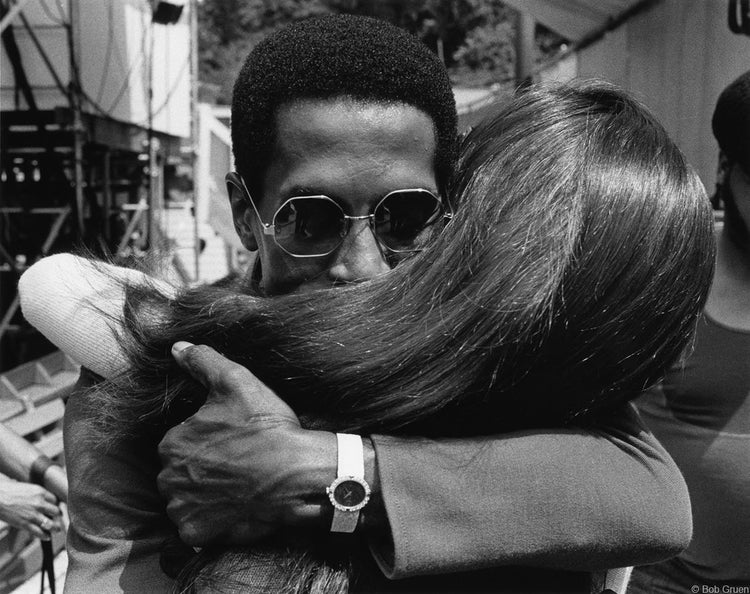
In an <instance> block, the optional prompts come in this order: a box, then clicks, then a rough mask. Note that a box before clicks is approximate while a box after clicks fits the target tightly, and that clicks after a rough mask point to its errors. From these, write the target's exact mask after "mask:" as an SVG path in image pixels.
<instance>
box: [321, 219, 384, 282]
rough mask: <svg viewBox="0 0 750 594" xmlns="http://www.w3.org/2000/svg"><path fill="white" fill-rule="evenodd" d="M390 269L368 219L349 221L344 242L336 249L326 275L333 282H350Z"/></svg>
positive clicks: (371, 276) (368, 277) (365, 278)
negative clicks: (349, 225)
mask: <svg viewBox="0 0 750 594" xmlns="http://www.w3.org/2000/svg"><path fill="white" fill-rule="evenodd" d="M390 269H391V267H390V266H389V265H388V262H387V261H386V259H385V256H384V254H383V250H382V248H381V247H380V245H379V244H378V240H377V239H376V237H375V235H374V234H373V232H372V229H371V227H370V223H369V221H367V220H358V221H352V222H351V228H350V229H349V233H348V234H347V236H346V237H345V238H344V243H342V244H341V247H339V248H338V250H336V253H335V255H334V259H333V262H332V263H331V266H330V268H329V269H328V277H329V279H330V280H331V281H333V282H348V283H351V282H357V281H363V280H367V279H370V278H373V277H374V276H377V275H379V274H383V273H384V272H388V271H389V270H390Z"/></svg>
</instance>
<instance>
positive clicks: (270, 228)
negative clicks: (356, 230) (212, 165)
mask: <svg viewBox="0 0 750 594" xmlns="http://www.w3.org/2000/svg"><path fill="white" fill-rule="evenodd" d="M224 181H225V182H226V184H227V191H228V192H229V194H230V195H231V191H232V190H231V188H230V187H229V186H230V185H232V186H234V187H235V188H237V189H238V190H240V191H241V192H242V193H243V194H244V197H245V198H246V199H247V201H248V202H250V205H251V206H252V207H253V210H254V211H255V216H257V217H258V222H259V223H260V224H261V226H262V227H263V234H264V235H270V236H271V237H273V240H274V242H275V243H276V245H277V246H279V248H280V249H281V250H283V251H284V252H285V253H287V254H289V255H290V256H292V257H294V258H322V257H324V256H328V255H330V254H332V253H333V252H335V251H336V250H337V249H338V248H339V247H341V244H342V243H343V242H344V239H345V238H346V236H347V235H348V234H349V230H350V229H351V223H349V224H348V226H347V229H346V233H345V234H344V236H343V237H342V238H341V241H340V242H339V243H338V244H336V246H335V247H333V248H331V249H330V250H329V251H327V252H325V253H322V254H293V253H292V252H290V251H289V250H288V249H286V248H285V247H284V246H283V245H281V244H280V243H279V242H278V241H277V240H276V228H275V226H274V224H273V222H271V223H266V222H265V221H264V220H263V217H261V216H260V212H259V211H258V207H257V206H255V201H254V200H253V197H252V196H251V195H250V190H248V189H247V185H245V180H244V179H243V178H242V176H241V175H240V174H239V173H237V172H236V171H230V172H229V173H227V174H226V176H225V177H224ZM396 192H427V193H428V194H431V195H432V196H433V197H434V198H435V199H436V200H437V202H438V204H440V206H441V207H442V208H443V214H442V218H443V221H444V222H445V223H447V222H448V221H450V220H451V219H452V218H453V210H452V208H451V205H450V203H449V202H448V201H447V200H446V201H445V202H443V201H442V200H441V199H440V197H439V196H436V195H435V194H433V193H432V192H431V191H430V190H426V189H424V188H403V189H399V190H393V191H392V192H388V193H387V194H386V195H385V196H383V197H382V198H381V199H380V200H379V201H378V203H377V204H376V205H375V206H374V208H373V209H372V211H373V212H371V213H370V214H366V215H356V216H355V215H348V214H346V213H345V212H344V210H343V209H342V208H341V205H340V204H339V203H338V202H336V201H335V200H333V199H332V198H331V197H330V196H326V195H324V194H315V195H311V196H292V197H291V198H288V199H287V200H285V201H284V202H283V203H282V204H281V205H279V207H278V208H277V209H276V212H274V214H273V217H272V218H271V221H273V219H275V218H276V215H277V214H278V213H279V211H280V210H281V209H282V208H284V206H286V204H287V203H288V202H290V201H291V200H295V199H298V198H318V199H325V200H328V201H330V202H332V203H333V204H335V205H336V207H337V208H338V209H339V210H340V211H341V216H342V217H344V220H345V221H363V220H365V219H368V220H369V223H370V229H371V230H372V234H373V236H374V237H375V239H376V240H377V242H378V245H380V246H381V247H382V248H384V249H386V250H388V251H389V252H392V253H396V254H404V253H409V252H420V251H422V249H421V248H417V249H413V250H395V249H393V248H392V247H389V246H387V245H385V244H384V243H383V242H382V241H381V239H380V238H379V237H378V234H377V233H376V232H375V223H374V221H373V219H374V217H375V209H376V208H377V207H378V206H380V204H382V202H383V201H384V200H385V199H386V198H388V196H390V195H391V194H395V193H396ZM436 222H437V221H436ZM433 224H434V223H433Z"/></svg>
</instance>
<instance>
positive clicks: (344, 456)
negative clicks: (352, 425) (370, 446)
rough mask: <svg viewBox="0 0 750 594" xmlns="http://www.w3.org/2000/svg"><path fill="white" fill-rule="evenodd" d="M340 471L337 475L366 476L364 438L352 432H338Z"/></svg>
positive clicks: (361, 477)
mask: <svg viewBox="0 0 750 594" xmlns="http://www.w3.org/2000/svg"><path fill="white" fill-rule="evenodd" d="M336 441H337V442H338V472H337V476H338V477H342V476H352V477H354V478H360V479H363V478H365V449H364V446H363V445H362V438H361V437H360V436H359V435H352V434H351V433H337V434H336Z"/></svg>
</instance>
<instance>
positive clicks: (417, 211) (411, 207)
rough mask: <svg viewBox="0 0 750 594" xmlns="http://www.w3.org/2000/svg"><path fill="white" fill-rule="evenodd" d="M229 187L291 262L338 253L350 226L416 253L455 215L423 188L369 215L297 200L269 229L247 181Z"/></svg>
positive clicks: (234, 176)
mask: <svg viewBox="0 0 750 594" xmlns="http://www.w3.org/2000/svg"><path fill="white" fill-rule="evenodd" d="M226 182H227V189H228V190H229V192H230V193H231V190H232V188H231V186H234V187H235V188H237V189H238V190H239V191H240V192H242V193H243V195H244V196H245V198H246V199H247V200H248V201H249V202H250V204H251V205H252V207H253V210H254V211H255V214H256V216H257V217H258V220H259V221H260V224H261V225H262V226H263V233H264V234H265V235H272V236H273V239H274V241H275V242H276V245H278V246H279V247H280V248H281V249H282V250H284V251H285V252H286V253H287V254H289V255H290V256H295V257H297V258H315V257H320V256H327V255H329V254H331V253H332V252H334V251H335V250H336V248H338V247H339V246H340V245H341V244H342V243H343V242H344V238H345V237H346V236H347V234H348V233H349V229H350V228H351V222H352V221H363V220H367V221H368V222H369V224H370V228H371V229H372V232H373V234H374V235H375V237H376V238H377V240H378V242H379V243H380V244H381V245H382V246H383V247H385V248H386V249H387V250H389V251H391V252H396V253H401V252H418V251H420V250H422V249H423V248H424V245H425V243H426V240H427V237H426V236H428V235H429V234H428V233H427V231H428V229H429V228H430V227H432V226H433V225H434V224H435V223H437V222H438V221H447V220H449V219H450V218H451V217H452V216H453V213H452V212H450V211H449V210H446V208H445V206H444V205H443V203H442V202H441V200H440V198H438V197H437V196H436V195H435V194H433V193H432V192H430V191H429V190H425V189H423V188H408V189H403V190H394V191H393V192H389V193H388V194H386V195H385V196H383V197H382V198H381V199H380V201H378V203H377V204H376V205H375V207H374V208H373V209H372V212H371V213H370V214H367V215H361V216H351V215H348V214H346V213H345V212H344V211H343V209H342V208H341V206H340V205H339V204H338V203H337V202H336V201H335V200H333V199H332V198H330V197H328V196H324V195H318V196H295V197H292V198H289V199H288V200H285V201H284V202H283V203H282V204H281V206H279V208H278V209H277V210H276V212H275V213H274V215H273V218H272V219H271V222H270V223H266V222H265V221H264V220H263V218H262V217H261V216H260V213H259V212H258V208H257V207H256V206H255V202H254V201H253V198H252V196H251V195H250V192H249V191H248V189H247V186H246V185H245V180H244V179H242V176H240V175H239V174H238V173H235V172H230V173H228V174H227V175H226Z"/></svg>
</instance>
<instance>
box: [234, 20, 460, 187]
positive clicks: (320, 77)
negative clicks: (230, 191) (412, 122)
mask: <svg viewBox="0 0 750 594" xmlns="http://www.w3.org/2000/svg"><path fill="white" fill-rule="evenodd" d="M332 97H350V98H353V99H355V100H363V101H375V102H384V103H406V104H408V105H413V106H414V107H417V108H418V109H420V110H421V111H423V112H425V113H426V114H427V115H428V116H429V117H430V118H431V119H432V121H433V122H434V128H435V134H436V145H437V147H436V155H435V171H436V176H437V181H438V184H439V187H440V188H441V191H442V190H443V189H444V188H445V187H446V185H447V183H448V181H449V179H450V175H451V173H452V169H453V164H454V160H455V156H456V146H457V142H458V141H457V119H458V116H457V113H456V102H455V99H454V96H453V91H452V88H451V84H450V80H449V78H448V73H447V71H446V69H445V67H444V66H443V64H442V62H441V61H440V60H439V58H438V57H437V56H436V55H435V54H434V53H433V52H432V51H430V50H429V49H428V48H427V47H426V46H425V45H424V44H423V43H422V42H421V41H420V40H419V39H417V38H416V37H415V36H413V35H411V34H409V33H408V32H406V31H405V30H403V29H400V28H398V27H396V26H394V25H391V24H389V23H387V22H385V21H382V20H377V19H373V18H369V17H360V16H352V15H326V16H322V17H315V18H311V19H307V20H304V21H300V22H297V23H294V24H291V25H288V26H286V27H284V28H283V29H280V30H279V31H276V32H275V33H273V34H272V35H270V36H269V37H267V38H265V39H264V40H262V41H261V42H260V43H258V45H257V46H255V48H254V49H253V50H252V51H251V52H250V54H249V55H248V57H247V58H246V60H245V63H244V65H243V67H242V69H241V70H240V73H239V76H238V77H237V80H236V82H235V85H234V92H233V96H232V144H233V150H234V162H235V168H236V169H237V171H238V172H239V173H240V174H241V175H242V177H243V178H244V179H245V181H246V183H247V184H248V188H249V189H250V191H251V192H252V193H253V194H256V195H257V196H259V197H262V195H263V188H262V180H263V177H264V175H265V170H266V167H267V166H268V161H269V159H270V155H271V153H272V148H273V144H274V142H275V134H276V118H275V116H276V112H277V110H278V109H279V108H280V107H281V106H283V105H285V104H288V103H290V102H291V101H294V100H295V99H326V98H332Z"/></svg>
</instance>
